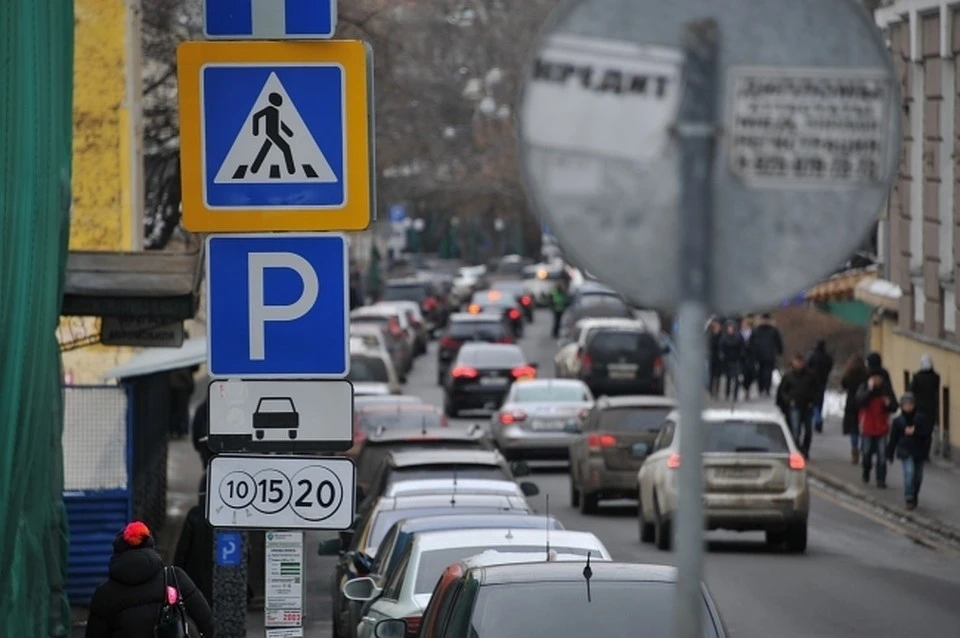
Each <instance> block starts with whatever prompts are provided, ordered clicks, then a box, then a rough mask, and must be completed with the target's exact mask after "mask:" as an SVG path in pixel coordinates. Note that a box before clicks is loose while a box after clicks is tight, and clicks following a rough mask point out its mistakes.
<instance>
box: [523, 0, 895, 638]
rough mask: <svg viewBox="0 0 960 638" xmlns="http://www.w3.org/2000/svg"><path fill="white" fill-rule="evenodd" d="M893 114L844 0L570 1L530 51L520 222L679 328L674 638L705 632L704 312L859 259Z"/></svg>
mask: <svg viewBox="0 0 960 638" xmlns="http://www.w3.org/2000/svg"><path fill="white" fill-rule="evenodd" d="M899 105H900V98H899V93H898V84H897V82H896V81H895V78H894V73H893V65H892V62H891V60H890V59H889V55H888V53H887V51H886V47H885V44H884V42H883V40H882V38H881V37H880V34H879V33H878V31H877V29H876V26H875V25H874V23H873V21H872V19H871V18H870V16H869V15H868V14H867V12H866V11H865V10H864V9H863V8H862V6H860V5H859V4H858V3H856V2H854V0H839V1H829V2H827V1H824V0H725V1H724V2H722V3H718V2H716V1H715V0H675V1H673V2H662V0H570V1H568V2H566V3H565V4H564V5H563V6H561V7H560V8H559V9H557V10H556V11H555V12H554V14H553V15H552V16H551V19H550V21H549V23H548V25H547V26H546V28H545V29H544V32H543V33H542V34H541V37H540V39H539V42H538V43H537V46H536V47H535V54H534V59H533V60H532V61H531V64H530V67H529V72H528V74H527V76H526V78H525V80H524V87H523V95H522V99H521V107H520V130H519V140H520V156H521V168H522V171H523V174H524V175H523V176H524V180H525V182H526V185H527V192H528V194H529V195H530V198H531V200H532V203H533V204H534V207H535V208H536V209H537V210H538V211H539V213H540V215H541V216H542V218H543V219H544V221H545V222H546V223H547V224H548V225H549V227H550V228H551V230H552V231H553V233H554V234H555V236H556V237H557V239H558V240H559V242H560V244H561V246H562V247H563V249H564V252H565V253H566V254H567V255H568V256H569V258H570V260H571V261H572V262H573V263H575V264H577V265H578V266H580V267H581V268H585V269H587V270H589V271H590V272H591V273H593V274H594V275H596V276H598V277H599V278H600V279H602V280H604V281H605V282H606V283H608V284H609V285H611V286H613V287H614V288H616V289H618V290H619V291H620V292H621V293H623V294H624V295H625V296H627V297H628V299H630V300H631V301H632V302H633V303H634V304H635V305H637V306H641V307H647V308H657V309H669V310H673V309H676V310H677V311H678V315H679V335H678V340H677V350H678V351H679V352H678V354H679V358H680V370H679V374H678V376H677V384H678V390H679V403H680V409H681V420H682V422H683V428H682V432H683V434H682V435H681V443H680V446H681V449H680V456H681V463H680V467H679V476H678V479H679V481H678V492H679V502H678V505H677V512H676V523H677V524H676V526H675V532H676V546H677V553H678V555H677V565H678V574H679V584H678V598H677V609H676V624H675V626H676V631H677V636H678V637H679V638H700V637H701V636H702V635H703V633H702V613H701V611H700V610H701V608H702V605H703V602H702V595H701V593H700V582H701V580H702V576H703V526H704V506H703V468H702V463H701V458H702V452H703V449H704V446H705V438H706V437H705V432H704V431H703V423H702V417H701V412H702V406H703V403H704V360H705V345H706V344H705V338H704V334H703V331H704V325H705V322H706V319H707V313H708V312H710V311H713V312H720V313H724V314H731V313H737V312H744V311H751V310H759V309H763V308H768V307H770V306H774V305H777V304H778V303H779V302H780V301H781V300H782V299H784V298H786V297H788V296H789V295H790V294H792V293H794V292H796V291H798V290H800V289H802V288H803V287H804V286H806V285H808V284H810V283H811V282H813V281H816V280H818V279H819V278H821V277H823V276H825V275H827V274H829V273H830V272H831V271H832V270H833V269H835V268H836V267H837V266H839V265H840V264H841V263H842V262H843V261H844V260H845V259H846V258H847V257H848V256H849V255H850V253H851V252H852V251H853V250H855V249H856V247H857V246H858V244H859V243H860V241H861V240H862V239H863V237H864V236H865V235H866V234H867V233H868V232H869V231H870V229H871V228H872V226H873V224H874V222H875V221H876V216H877V213H878V211H879V210H880V208H881V206H882V205H883V203H884V201H885V199H886V196H887V193H888V191H889V188H890V185H891V183H892V181H893V178H894V175H895V172H896V166H897V162H898V156H899V140H900V130H899V125H900V115H899Z"/></svg>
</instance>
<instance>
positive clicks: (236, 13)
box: [203, 0, 337, 40]
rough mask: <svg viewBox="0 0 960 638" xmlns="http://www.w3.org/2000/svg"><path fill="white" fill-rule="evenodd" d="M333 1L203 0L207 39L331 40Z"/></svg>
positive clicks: (335, 22)
mask: <svg viewBox="0 0 960 638" xmlns="http://www.w3.org/2000/svg"><path fill="white" fill-rule="evenodd" d="M336 27H337V2H336V0H204V2H203V34H204V35H205V36H206V37H207V38H208V39H211V40H213V39H217V38H227V39H231V40H236V39H244V38H250V39H256V40H292V39H316V38H332V37H333V34H334V30H335V29H336Z"/></svg>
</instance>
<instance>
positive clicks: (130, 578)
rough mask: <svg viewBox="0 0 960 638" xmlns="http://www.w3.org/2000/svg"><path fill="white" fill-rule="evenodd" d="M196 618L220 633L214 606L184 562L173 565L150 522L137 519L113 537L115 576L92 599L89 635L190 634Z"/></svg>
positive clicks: (160, 637)
mask: <svg viewBox="0 0 960 638" xmlns="http://www.w3.org/2000/svg"><path fill="white" fill-rule="evenodd" d="M188 619H189V620H191V621H193V623H194V624H195V625H196V626H197V629H199V631H200V634H201V636H203V638H213V637H214V635H215V632H214V624H213V612H212V611H211V610H210V605H208V604H207V601H206V600H205V599H204V597H203V594H201V593H200V590H199V589H197V586H196V585H194V584H193V581H192V580H190V577H189V576H187V574H186V573H185V572H184V571H183V570H182V569H180V568H179V567H167V566H166V565H164V563H163V558H162V557H161V556H160V554H159V552H157V550H156V542H155V541H154V538H153V535H152V534H151V533H150V528H148V527H147V526H146V524H145V523H143V522H141V521H134V522H132V523H130V524H129V525H127V526H126V527H124V528H123V530H122V531H121V532H120V533H119V534H117V537H116V539H115V540H114V541H113V556H112V557H111V558H110V571H109V579H108V580H107V581H106V582H105V583H103V584H101V585H100V586H99V587H97V590H96V592H95V593H94V594H93V600H92V601H91V602H90V616H89V618H88V620H87V630H86V634H85V636H86V638H185V637H186V636H187V635H188V634H187V621H188Z"/></svg>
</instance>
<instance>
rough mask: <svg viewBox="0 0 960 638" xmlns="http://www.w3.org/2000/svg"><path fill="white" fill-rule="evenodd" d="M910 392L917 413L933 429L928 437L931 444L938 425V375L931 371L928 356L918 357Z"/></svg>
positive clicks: (931, 367) (935, 435)
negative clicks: (913, 398)
mask: <svg viewBox="0 0 960 638" xmlns="http://www.w3.org/2000/svg"><path fill="white" fill-rule="evenodd" d="M910 392H913V396H915V397H916V398H917V411H918V412H920V413H921V414H922V415H924V416H925V417H926V418H927V420H928V421H929V422H930V426H931V427H932V428H933V432H932V433H931V435H930V442H931V443H933V440H934V439H935V438H937V432H938V429H937V428H938V426H939V425H940V375H939V374H937V371H936V370H934V369H933V359H931V358H930V355H928V354H925V355H923V356H922V357H920V369H919V370H917V371H916V372H915V373H914V374H913V378H912V379H910Z"/></svg>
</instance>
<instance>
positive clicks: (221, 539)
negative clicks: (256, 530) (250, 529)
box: [214, 531, 243, 567]
mask: <svg viewBox="0 0 960 638" xmlns="http://www.w3.org/2000/svg"><path fill="white" fill-rule="evenodd" d="M216 538H217V540H216V549H215V551H214V555H215V558H216V562H217V565H219V566H221V567H237V566H239V565H240V563H242V562H243V536H242V535H241V534H240V532H221V531H218V532H217V537H216Z"/></svg>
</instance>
